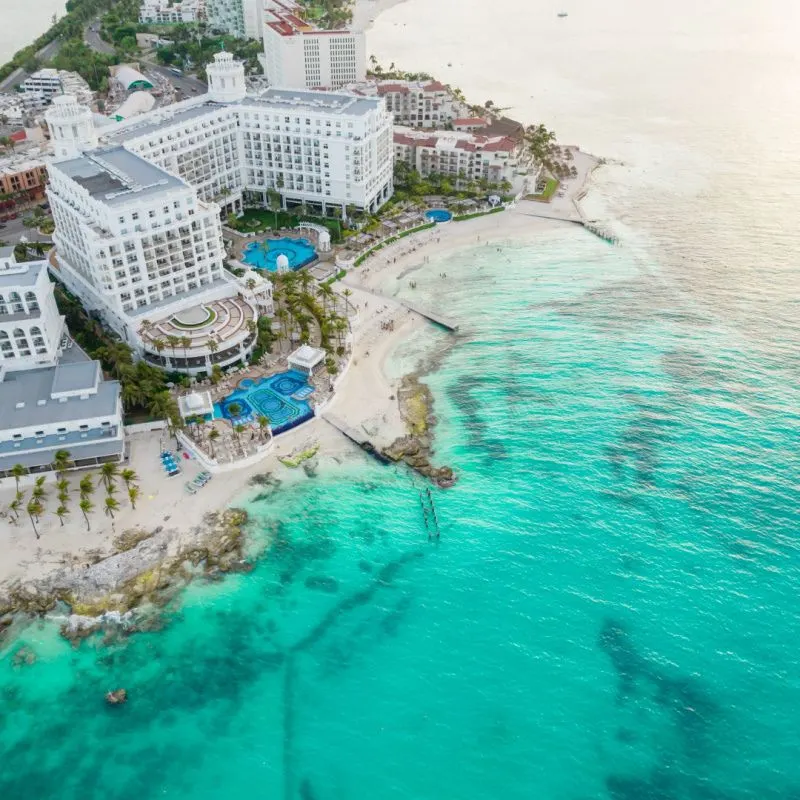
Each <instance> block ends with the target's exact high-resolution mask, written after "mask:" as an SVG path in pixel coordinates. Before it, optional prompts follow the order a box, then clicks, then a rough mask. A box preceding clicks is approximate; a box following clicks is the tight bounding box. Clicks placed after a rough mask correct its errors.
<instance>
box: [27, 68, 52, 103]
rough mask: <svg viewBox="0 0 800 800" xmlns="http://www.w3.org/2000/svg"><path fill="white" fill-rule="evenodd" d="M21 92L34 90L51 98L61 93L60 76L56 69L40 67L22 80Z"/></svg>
mask: <svg viewBox="0 0 800 800" xmlns="http://www.w3.org/2000/svg"><path fill="white" fill-rule="evenodd" d="M22 91H23V92H34V93H37V92H38V93H39V94H41V95H43V96H44V97H46V98H48V99H49V98H51V97H53V96H54V95H57V94H61V78H60V77H59V74H58V70H57V69H40V70H37V71H36V72H34V73H33V74H32V75H30V76H29V77H27V78H26V79H25V80H24V81H23V82H22Z"/></svg>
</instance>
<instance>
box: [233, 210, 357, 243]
mask: <svg viewBox="0 0 800 800" xmlns="http://www.w3.org/2000/svg"><path fill="white" fill-rule="evenodd" d="M301 222H313V223H315V224H316V225H324V226H325V227H326V228H327V229H328V230H329V231H330V233H331V241H332V242H339V241H341V239H342V223H341V221H340V220H338V219H332V218H330V217H313V216H310V215H308V214H294V213H292V212H290V211H271V210H269V209H266V208H248V209H246V210H245V212H244V213H243V214H242V216H240V217H237V216H235V215H233V214H231V215H229V216H228V219H227V220H226V224H227V226H228V227H229V228H232V229H233V230H235V231H238V232H240V233H264V232H265V231H279V230H283V229H288V228H296V227H297V226H298V225H299V224H300V223H301Z"/></svg>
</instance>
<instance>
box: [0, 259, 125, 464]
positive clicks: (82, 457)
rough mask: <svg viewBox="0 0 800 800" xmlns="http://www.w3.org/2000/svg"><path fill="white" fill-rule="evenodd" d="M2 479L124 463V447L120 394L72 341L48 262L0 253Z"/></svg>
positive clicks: (96, 365)
mask: <svg viewBox="0 0 800 800" xmlns="http://www.w3.org/2000/svg"><path fill="white" fill-rule="evenodd" d="M0 356H1V357H0V478H2V477H8V476H9V475H11V470H12V469H13V468H14V467H15V466H16V465H21V466H22V467H24V468H25V469H26V470H28V471H29V472H46V471H48V470H51V469H52V468H53V463H54V461H55V458H56V453H57V452H59V451H67V452H68V453H69V462H70V466H72V467H82V466H92V465H95V464H100V463H104V462H106V461H120V460H122V458H123V455H124V449H125V443H124V438H123V427H122V405H121V403H120V387H119V384H118V383H117V382H116V381H104V380H103V375H102V370H101V368H100V364H99V363H98V362H97V361H91V360H90V359H89V358H88V357H87V356H86V354H85V353H84V352H83V351H82V350H81V349H80V348H79V347H78V346H77V345H75V344H74V343H73V342H72V340H71V339H70V338H69V335H68V333H67V331H66V328H65V326H64V318H63V317H62V316H60V314H59V313H58V309H57V308H56V303H55V298H54V296H53V285H52V283H51V282H50V279H49V277H48V275H47V264H46V262H44V261H34V262H26V263H17V261H16V259H15V258H14V251H13V248H11V247H8V248H3V249H2V250H0Z"/></svg>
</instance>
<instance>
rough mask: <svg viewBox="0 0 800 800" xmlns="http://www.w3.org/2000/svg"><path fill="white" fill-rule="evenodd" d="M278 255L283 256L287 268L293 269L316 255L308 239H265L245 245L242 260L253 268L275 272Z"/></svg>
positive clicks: (309, 261) (301, 265) (308, 261)
mask: <svg viewBox="0 0 800 800" xmlns="http://www.w3.org/2000/svg"><path fill="white" fill-rule="evenodd" d="M279 256H285V258H286V262H288V266H289V269H292V270H295V269H300V267H303V266H305V265H306V264H310V263H311V262H312V261H313V260H314V259H315V258H316V257H317V251H316V250H315V249H314V245H312V244H311V242H309V241H308V239H289V238H288V237H283V238H282V239H266V240H264V241H263V242H250V243H249V244H248V245H246V246H245V248H244V251H243V253H242V261H243V262H244V263H245V264H247V266H249V267H253V268H255V269H265V270H267V271H268V272H277V270H278V257H279ZM281 261H282V262H283V259H281Z"/></svg>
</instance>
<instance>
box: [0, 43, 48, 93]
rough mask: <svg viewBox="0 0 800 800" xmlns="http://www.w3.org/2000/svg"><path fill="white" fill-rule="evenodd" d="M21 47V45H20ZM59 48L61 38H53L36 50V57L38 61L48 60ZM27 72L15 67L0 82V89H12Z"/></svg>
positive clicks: (20, 81)
mask: <svg viewBox="0 0 800 800" xmlns="http://www.w3.org/2000/svg"><path fill="white" fill-rule="evenodd" d="M20 47H22V45H20ZM60 49H61V39H53V41H52V42H50V44H46V45H45V46H44V47H42V48H41V50H39V51H37V53H36V57H37V58H38V59H39V61H50V59H52V58H55V56H56V55H57V54H58V51H59V50H60ZM28 74H29V73H27V72H25V70H23V69H16V70H14V72H12V73H11V74H10V75H9V76H8V77H7V78H6V79H5V80H4V81H2V82H0V91H1V92H5V91H8V90H10V89H12V88H13V87H14V86H16V85H17V84H18V83H22V82H23V81H24V80H25V79H26V78H27V77H28Z"/></svg>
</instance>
